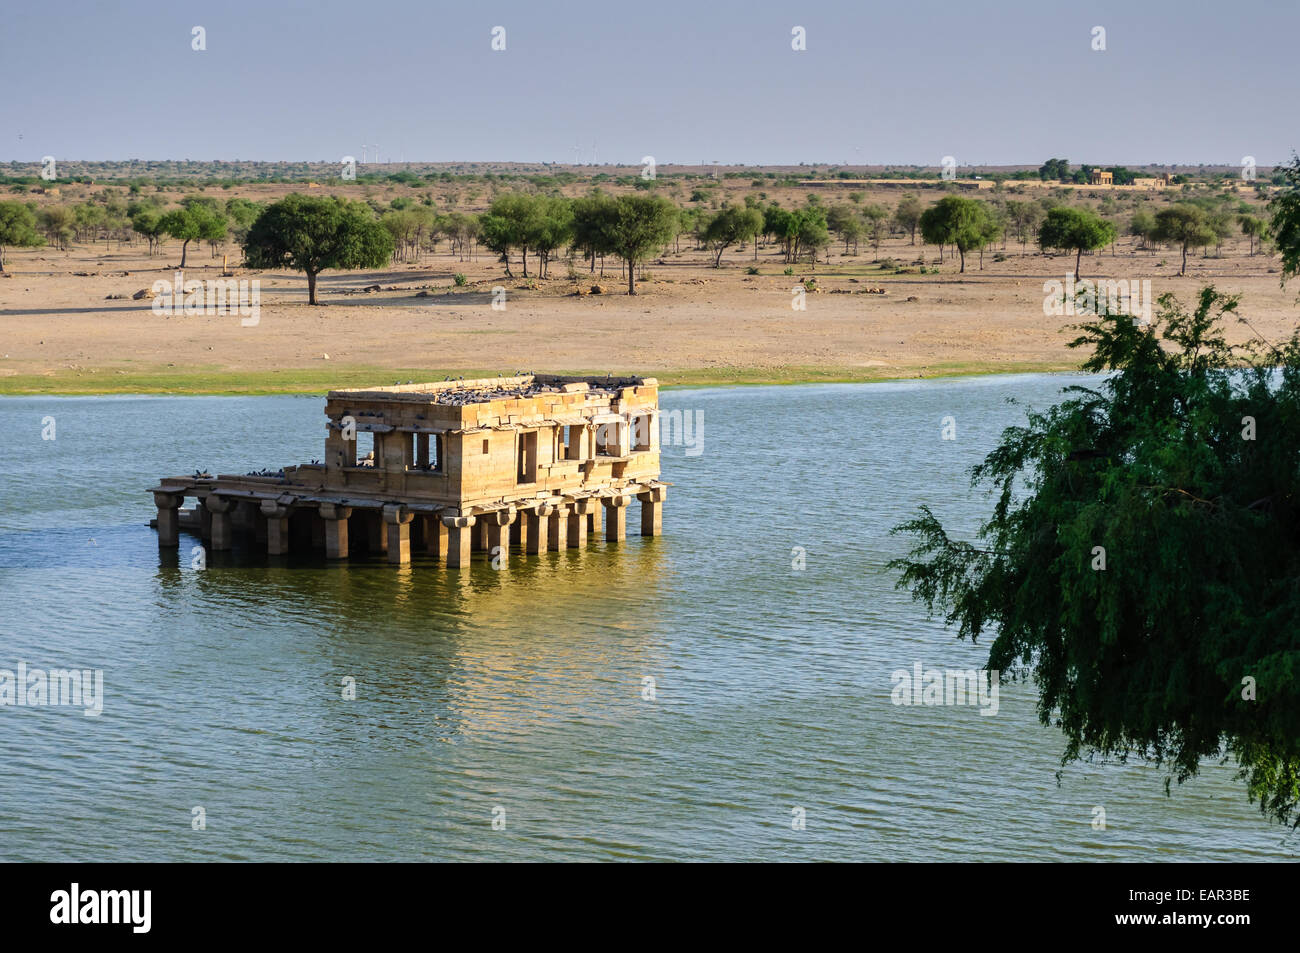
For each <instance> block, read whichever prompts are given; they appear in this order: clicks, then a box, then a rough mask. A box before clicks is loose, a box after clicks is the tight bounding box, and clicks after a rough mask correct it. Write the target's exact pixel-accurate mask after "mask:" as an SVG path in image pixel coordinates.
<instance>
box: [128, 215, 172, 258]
mask: <svg viewBox="0 0 1300 953" xmlns="http://www.w3.org/2000/svg"><path fill="white" fill-rule="evenodd" d="M162 217H163V213H162V212H161V211H159V210H158V209H156V208H154V207H153V206H151V205H147V206H141V207H138V208H136V209H135V211H134V212H132V213H131V229H132V230H133V231H135V232H136V233H137V234H140V235H143V236H144V237H145V241H147V242H148V243H149V257H150V258H152V257H153V254H154V252H155V250H156V249H157V246H158V245H160V244H162V238H163V235H164V234H165V233H164V232H163V230H162V226H161V223H162Z"/></svg>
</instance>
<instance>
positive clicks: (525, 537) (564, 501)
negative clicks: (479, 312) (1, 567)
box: [151, 374, 668, 567]
mask: <svg viewBox="0 0 1300 953" xmlns="http://www.w3.org/2000/svg"><path fill="white" fill-rule="evenodd" d="M658 415H659V390H658V382H657V381H656V380H654V379H653V378H637V377H623V378H613V377H605V378H598V377H557V376H550V375H540V374H539V375H524V376H519V377H499V378H488V379H482V380H469V381H466V380H460V381H443V382H441V383H432V384H406V385H396V386H393V387H375V388H369V389H365V390H355V391H331V392H330V393H329V394H328V396H327V399H326V404H325V416H326V417H327V418H328V420H327V423H326V437H325V456H324V462H323V463H316V462H313V463H310V464H299V465H298V466H288V467H285V468H284V469H283V470H282V471H280V472H278V473H274V474H267V473H260V474H259V473H250V474H245V475H243V476H238V475H229V474H222V475H218V476H215V477H213V476H210V475H208V474H196V475H195V476H193V477H173V478H168V479H164V480H162V481H161V482H160V484H159V485H158V486H157V487H155V488H153V490H152V491H151V492H152V493H153V495H154V500H155V502H156V504H157V507H158V519H157V527H158V543H159V545H160V546H177V545H178V544H179V531H180V529H181V528H182V527H185V528H188V529H191V530H193V531H194V532H196V533H200V534H202V537H203V539H204V540H205V542H206V543H207V545H208V546H209V547H210V548H211V549H212V550H214V551H219V550H225V549H230V548H231V546H232V541H233V536H234V533H236V532H244V533H248V534H250V536H251V537H252V538H253V539H255V540H257V541H258V542H261V541H262V540H265V545H266V548H267V552H268V553H270V554H272V555H280V554H284V553H287V552H289V551H290V548H291V547H293V548H298V547H304V548H305V547H314V548H317V549H320V550H323V552H324V553H325V555H326V556H327V557H328V558H331V559H343V558H347V556H348V555H349V553H350V552H351V551H352V550H353V548H355V547H354V544H355V543H360V544H361V545H362V546H364V548H365V549H366V551H367V552H369V553H370V554H372V555H373V554H376V553H384V554H386V555H387V559H388V561H389V562H391V563H395V564H402V563H406V562H409V560H410V557H411V547H412V545H415V546H420V547H423V548H425V549H426V550H427V551H428V553H429V554H431V555H433V556H435V557H437V558H438V559H440V560H442V561H444V562H445V563H446V564H447V565H448V566H450V567H462V566H467V565H469V563H470V560H471V555H470V554H471V552H472V551H474V550H482V551H483V552H486V553H489V554H491V555H493V556H494V557H495V558H498V559H505V558H508V557H509V554H510V551H511V548H512V545H518V546H519V547H520V548H521V549H522V550H523V551H525V552H527V553H545V552H547V551H548V550H554V549H564V548H576V547H579V546H583V545H584V544H585V542H586V540H587V534H588V533H593V532H594V533H599V532H601V531H602V530H603V532H604V534H605V539H606V540H607V541H610V542H617V541H619V540H622V539H624V538H625V537H626V533H627V509H628V507H629V506H630V504H631V503H632V502H633V501H634V500H635V501H638V502H639V503H640V517H641V535H643V536H657V535H659V534H660V532H661V531H662V525H663V503H664V499H665V496H666V494H667V487H668V484H665V483H662V482H660V481H659V479H658V477H659V419H658ZM187 497H188V498H192V499H194V500H195V501H196V502H195V505H194V507H193V508H192V509H188V510H186V509H182V504H183V502H184V500H185V499H186V498H187Z"/></svg>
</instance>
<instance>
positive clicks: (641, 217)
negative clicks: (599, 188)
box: [609, 195, 678, 295]
mask: <svg viewBox="0 0 1300 953" xmlns="http://www.w3.org/2000/svg"><path fill="white" fill-rule="evenodd" d="M677 228H678V219H677V206H675V205H673V203H672V202H670V201H668V200H667V199H666V198H664V197H663V196H660V195H620V196H619V197H618V198H617V199H615V200H614V216H613V221H612V222H611V223H610V233H609V248H610V251H611V252H612V253H613V254H615V255H618V257H620V258H622V259H623V260H624V261H625V262H627V293H628V294H630V295H634V294H636V265H637V263H638V262H641V261H644V260H645V259H647V258H649V257H650V256H651V255H653V254H655V253H656V252H658V251H659V250H660V249H662V248H663V247H664V246H666V245H667V244H668V243H669V242H671V241H672V240H673V236H674V235H676V234H677Z"/></svg>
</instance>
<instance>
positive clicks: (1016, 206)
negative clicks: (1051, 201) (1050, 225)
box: [1007, 199, 1046, 252]
mask: <svg viewBox="0 0 1300 953" xmlns="http://www.w3.org/2000/svg"><path fill="white" fill-rule="evenodd" d="M1045 214H1046V212H1045V211H1044V209H1043V207H1042V206H1041V205H1039V204H1038V203H1037V202H1024V201H1019V200H1016V199H1011V200H1009V201H1008V202H1007V217H1008V219H1010V221H1011V226H1012V227H1013V228H1014V229H1015V230H1016V238H1017V239H1018V240H1019V242H1020V247H1021V250H1022V252H1023V250H1024V247H1025V246H1026V245H1028V244H1029V236H1030V235H1032V234H1034V233H1035V232H1037V230H1038V224H1039V222H1041V221H1042V220H1043V216H1044V215H1045Z"/></svg>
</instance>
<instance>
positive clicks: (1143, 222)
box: [1128, 208, 1156, 248]
mask: <svg viewBox="0 0 1300 953" xmlns="http://www.w3.org/2000/svg"><path fill="white" fill-rule="evenodd" d="M1128 233H1129V234H1130V235H1132V236H1133V237H1134V238H1136V239H1138V240H1139V241H1140V242H1141V243H1142V247H1143V248H1149V247H1151V245H1153V244H1154V243H1155V235H1156V217H1155V216H1154V215H1152V214H1151V213H1150V212H1148V211H1147V210H1146V209H1144V208H1140V209H1138V210H1137V211H1136V212H1134V213H1133V217H1132V218H1130V219H1129V220H1128Z"/></svg>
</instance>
